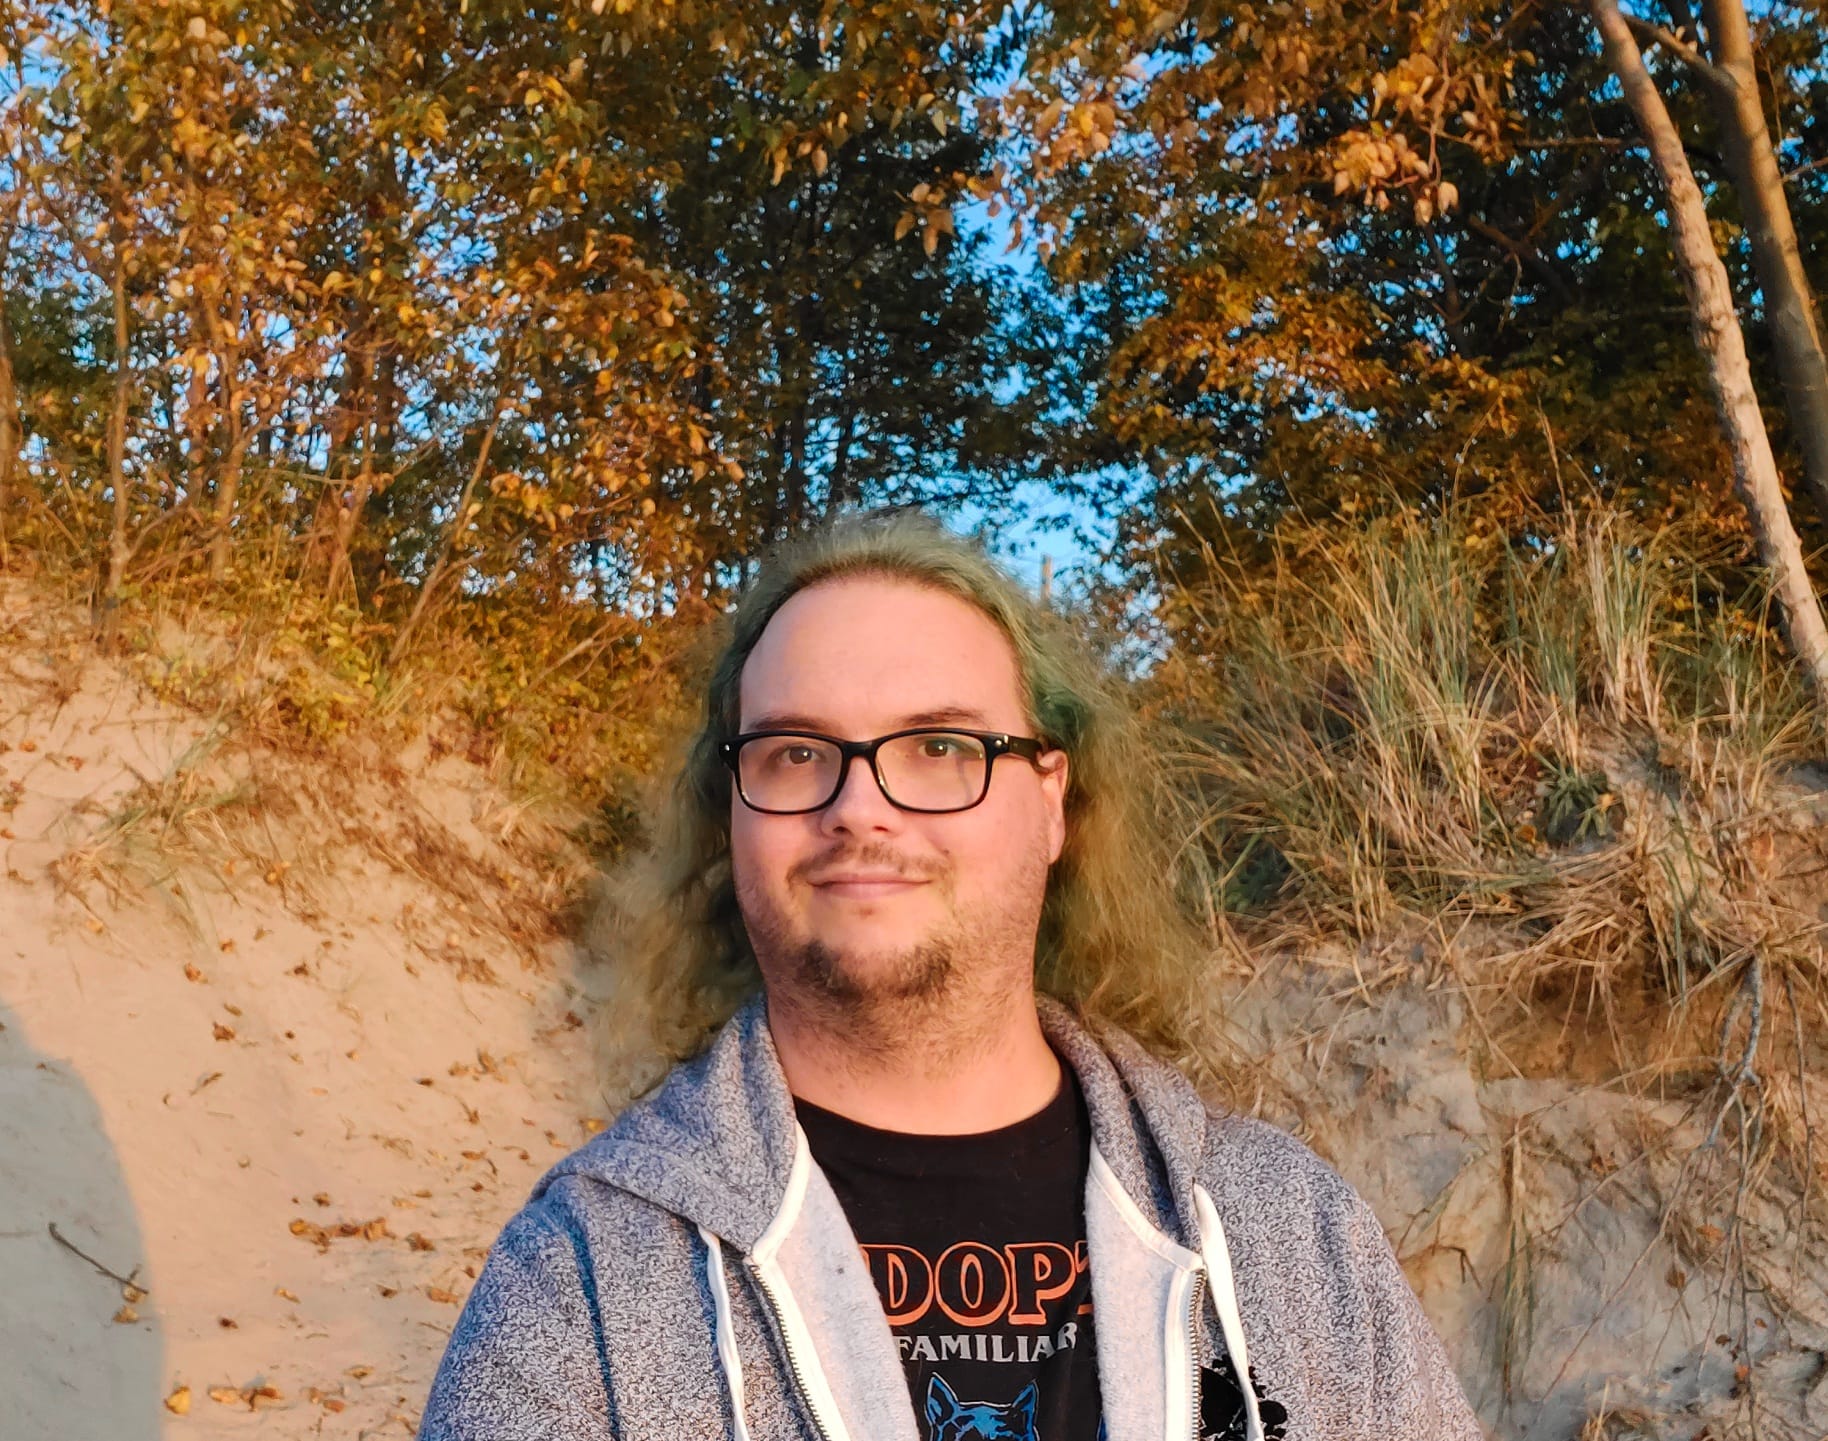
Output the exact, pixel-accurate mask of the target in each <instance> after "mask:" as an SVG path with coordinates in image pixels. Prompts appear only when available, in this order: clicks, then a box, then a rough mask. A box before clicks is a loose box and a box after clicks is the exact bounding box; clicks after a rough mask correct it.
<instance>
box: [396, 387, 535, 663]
mask: <svg viewBox="0 0 1828 1441" xmlns="http://www.w3.org/2000/svg"><path fill="white" fill-rule="evenodd" d="M507 409H508V393H507V391H506V390H505V389H504V390H503V391H502V392H501V394H500V395H499V396H498V397H497V398H496V401H495V413H494V414H493V415H491V416H490V417H489V428H488V429H487V430H486V431H484V432H483V436H482V442H481V444H480V445H478V446H477V448H476V464H475V465H473V466H471V467H470V477H469V479H468V480H467V481H465V482H464V486H463V494H462V495H460V496H458V497H457V510H456V513H455V514H454V515H452V516H451V523H450V524H449V525H447V526H446V527H445V529H444V535H443V537H442V538H441V539H440V540H439V542H438V558H437V559H436V560H434V561H433V562H432V568H431V569H430V570H428V571H427V572H426V573H425V582H424V584H422V585H421V586H420V587H419V598H418V599H417V600H415V601H414V602H413V609H412V614H411V615H409V616H407V617H406V622H405V624H403V625H402V626H401V627H400V629H399V631H398V632H397V633H396V634H395V635H394V643H393V647H392V648H391V649H390V650H389V651H388V652H387V664H388V665H389V666H397V665H398V664H399V663H400V661H401V659H402V657H404V656H405V654H406V647H407V645H408V643H409V642H410V641H411V640H412V635H413V632H414V631H415V630H417V629H418V627H419V622H420V620H422V619H423V618H424V615H425V610H426V607H427V606H429V605H430V604H431V602H432V596H433V595H434V594H435V593H436V592H437V590H438V587H439V586H441V585H442V584H443V583H444V576H445V572H446V571H447V570H448V569H449V568H450V564H451V556H452V554H453V553H454V552H455V551H456V548H457V537H458V536H460V535H461V534H463V531H464V528H465V527H466V526H467V525H469V523H470V504H471V502H472V501H473V500H474V499H475V497H476V490H477V487H479V486H480V485H481V484H482V478H483V476H484V475H486V474H487V473H488V469H489V452H490V451H491V450H493V449H494V447H495V436H496V433H497V432H498V431H499V430H500V429H501V422H502V417H503V415H505V414H506V413H507Z"/></svg>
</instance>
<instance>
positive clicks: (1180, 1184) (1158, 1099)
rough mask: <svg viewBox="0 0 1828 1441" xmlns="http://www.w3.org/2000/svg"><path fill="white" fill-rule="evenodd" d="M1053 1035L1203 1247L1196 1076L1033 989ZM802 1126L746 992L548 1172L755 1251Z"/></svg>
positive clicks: (1117, 1167)
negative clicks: (636, 1200) (690, 1055)
mask: <svg viewBox="0 0 1828 1441" xmlns="http://www.w3.org/2000/svg"><path fill="white" fill-rule="evenodd" d="M1039 1010H1040V1016H1041V1026H1042V1030H1043V1032H1044V1033H1045V1034H1046V1036H1047V1039H1048V1041H1049V1042H1050V1043H1051V1044H1052V1045H1053V1047H1054V1049H1055V1050H1056V1051H1057V1052H1058V1053H1059V1054H1060V1056H1061V1058H1062V1059H1063V1060H1064V1061H1065V1062H1066V1064H1067V1065H1069V1066H1070V1067H1072V1070H1073V1073H1074V1075H1075V1076H1076V1077H1077V1079H1078V1081H1079V1087H1080V1090H1081V1091H1082V1092H1083V1093H1084V1095H1085V1103H1086V1110H1087V1112H1088V1114H1089V1115H1090V1117H1091V1123H1092V1139H1093V1142H1094V1143H1095V1144H1096V1145H1097V1147H1098V1150H1099V1153H1100V1154H1101V1155H1102V1156H1103V1157H1104V1159H1105V1161H1106V1163H1107V1164H1108V1165H1109V1166H1110V1168H1111V1171H1112V1173H1113V1174H1114V1175H1115V1176H1116V1178H1117V1180H1118V1182H1119V1183H1120V1184H1121V1185H1122V1186H1123V1188H1124V1190H1125V1191H1126V1192H1127V1193H1128V1194H1129V1196H1130V1198H1131V1199H1132V1200H1133V1201H1135V1202H1136V1204H1137V1206H1138V1207H1139V1208H1141V1210H1142V1212H1143V1214H1144V1215H1145V1216H1146V1217H1148V1218H1149V1220H1150V1221H1151V1222H1152V1223H1153V1224H1154V1225H1155V1226H1156V1228H1157V1229H1158V1230H1160V1231H1161V1232H1162V1233H1163V1234H1164V1235H1167V1236H1169V1237H1172V1238H1173V1239H1175V1240H1176V1241H1179V1242H1180V1243H1181V1244H1182V1245H1184V1246H1189V1247H1191V1246H1194V1245H1197V1235H1198V1231H1197V1223H1196V1222H1195V1219H1194V1217H1195V1211H1194V1205H1193V1185H1194V1180H1195V1176H1196V1174H1197V1168H1198V1164H1199V1158H1200V1154H1201V1152H1202V1150H1203V1149H1204V1144H1205V1127H1206V1108H1205V1105H1204V1103H1203V1102H1202V1101H1201V1100H1200V1097H1199V1095H1198V1093H1197V1092H1196V1091H1195V1090H1194V1088H1193V1086H1192V1084H1191V1083H1190V1082H1189V1081H1188V1080H1187V1079H1186V1078H1185V1077H1184V1076H1182V1075H1181V1074H1180V1073H1179V1072H1178V1071H1176V1070H1175V1069H1174V1068H1173V1067H1171V1066H1169V1065H1167V1064H1165V1063H1164V1062H1162V1061H1160V1060H1157V1059H1156V1058H1155V1057H1153V1056H1151V1055H1150V1054H1149V1053H1148V1052H1147V1051H1145V1050H1144V1049H1143V1048H1142V1046H1141V1045H1139V1044H1138V1043H1137V1042H1136V1041H1135V1040H1133V1039H1132V1038H1131V1037H1129V1036H1127V1035H1125V1034H1124V1033H1123V1032H1121V1031H1118V1030H1115V1029H1112V1028H1101V1029H1100V1030H1099V1032H1098V1033H1097V1034H1096V1035H1094V1033H1093V1032H1092V1031H1090V1030H1088V1029H1087V1028H1086V1026H1085V1025H1084V1024H1083V1023H1082V1022H1081V1021H1080V1020H1079V1019H1078V1018H1077V1017H1076V1016H1075V1015H1074V1014H1073V1013H1072V1011H1071V1010H1070V1009H1069V1008H1068V1007H1067V1006H1065V1005H1064V1004H1062V1003H1061V1002H1059V1001H1056V1000H1054V999H1052V998H1051V997H1046V996H1043V997H1041V998H1040V999H1039ZM797 1137H798V1122H797V1121H796V1120H795V1117H794V1109H793V1097H792V1095H791V1093H790V1092H789V1091H788V1089H787V1078H786V1076H785V1074H784V1073H783V1072H782V1070H781V1062H780V1057H779V1055H778V1054H777V1053H776V1051H775V1048H774V1037H773V1035H772V1033H771V1032H770V1031H769V1029H768V1013H767V1008H766V1005H765V1003H764V1000H763V998H762V996H761V995H759V994H757V995H755V996H753V997H751V998H750V999H749V1000H748V1001H746V1002H745V1003H744V1004H743V1006H742V1008H741V1009H740V1010H738V1011H737V1013H736V1015H735V1016H734V1017H732V1018H731V1020H730V1021H729V1023H728V1024H726V1025H725V1026H724V1028H723V1029H722V1030H721V1031H720V1032H719V1033H718V1035H717V1037H716V1039H715V1040H714V1041H713V1042H712V1044H711V1047H710V1049H709V1050H707V1051H705V1052H704V1053H703V1054H702V1055H699V1056H697V1057H695V1058H694V1059H692V1060H690V1061H686V1062H684V1063H682V1064H681V1065H679V1066H677V1067H675V1068H674V1069H673V1071H672V1072H671V1073H670V1074H669V1075H668V1076H667V1077H666V1079H665V1080H664V1081H662V1082H661V1084H660V1085H659V1086H658V1087H657V1088H656V1089H655V1090H653V1091H651V1092H650V1093H649V1094H648V1095H646V1096H644V1097H643V1098H642V1099H640V1100H639V1101H637V1102H635V1103H634V1104H633V1105H631V1106H630V1107H629V1108H628V1109H627V1110H625V1111H624V1112H623V1113H622V1115H621V1116H620V1117H619V1118H618V1119H617V1120H616V1123H615V1124H614V1125H613V1126H611V1127H610V1128H609V1129H608V1130H606V1131H605V1132H603V1134H602V1135H600V1136H598V1137H596V1138H595V1139H594V1140H592V1141H590V1142H589V1143H588V1144H587V1145H585V1146H583V1147H582V1148H580V1149H579V1150H577V1151H574V1152H573V1153H572V1154H571V1155H570V1156H568V1157H566V1158H565V1159H564V1160H563V1161H561V1162H559V1164H558V1165H557V1166H555V1167H553V1168H552V1170H551V1171H549V1172H547V1174H546V1176H545V1177H544V1179H542V1180H541V1181H540V1183H539V1185H538V1186H537V1187H535V1189H534V1193H533V1194H534V1196H535V1197H536V1198H537V1197H538V1196H540V1195H541V1194H543V1193H544V1192H545V1191H546V1189H547V1188H548V1187H550V1186H551V1185H552V1183H553V1182H554V1181H556V1180H558V1179H559V1178H560V1177H562V1176H584V1177H589V1178H591V1179H593V1180H596V1181H600V1182H603V1183H606V1184H608V1185H612V1186H615V1187H617V1188H619V1189H621V1190H624V1191H627V1192H629V1193H631V1194H632V1195H636V1196H639V1197H640V1198H641V1199H642V1200H645V1201H648V1202H650V1203H651V1204H653V1205H656V1206H659V1207H661V1208H663V1209H664V1210H667V1211H670V1212H672V1213H673V1214H675V1215H678V1216H681V1217H683V1218H684V1219H685V1220H687V1221H688V1222H690V1223H692V1224H693V1225H696V1226H702V1227H704V1228H705V1229H706V1230H707V1231H710V1232H712V1233H713V1234H715V1235H717V1236H721V1237H722V1238H723V1239H724V1240H726V1241H729V1242H731V1243H733V1244H735V1245H737V1246H740V1247H742V1249H743V1250H745V1251H749V1250H752V1249H753V1248H754V1246H755V1244H756V1242H757V1241H759V1240H760V1239H761V1237H762V1235H763V1233H764V1232H766V1231H767V1229H768V1227H769V1224H770V1223H771V1222H772V1221H773V1220H774V1218H775V1216H776V1215H777V1214H778V1213H779V1211H780V1209H781V1205H782V1203H783V1201H784V1200H785V1198H786V1195H787V1186H788V1179H789V1177H790V1175H791V1173H792V1170H793V1160H794V1150H795V1146H796V1144H797Z"/></svg>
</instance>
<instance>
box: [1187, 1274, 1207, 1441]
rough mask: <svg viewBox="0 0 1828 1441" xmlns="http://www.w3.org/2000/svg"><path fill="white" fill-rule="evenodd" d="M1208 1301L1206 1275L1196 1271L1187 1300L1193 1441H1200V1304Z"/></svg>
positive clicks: (1189, 1413) (1190, 1411) (1189, 1412)
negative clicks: (1191, 1292)
mask: <svg viewBox="0 0 1828 1441" xmlns="http://www.w3.org/2000/svg"><path fill="white" fill-rule="evenodd" d="M1205 1299H1206V1273H1205V1272H1204V1271H1196V1272H1195V1273H1194V1276H1193V1294H1192V1295H1191V1296H1189V1297H1188V1298H1187V1358H1188V1367H1187V1370H1188V1372H1189V1374H1190V1375H1191V1376H1192V1378H1193V1405H1192V1408H1191V1409H1190V1410H1189V1411H1188V1413H1187V1414H1188V1415H1189V1416H1190V1417H1192V1419H1193V1437H1192V1441H1200V1304H1201V1303H1202V1302H1203V1301H1205Z"/></svg>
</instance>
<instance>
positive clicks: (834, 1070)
mask: <svg viewBox="0 0 1828 1441" xmlns="http://www.w3.org/2000/svg"><path fill="white" fill-rule="evenodd" d="M1010 1000H1011V1003H1010V1004H1008V1005H1006V1006H1000V1007H995V1008H986V1007H982V1006H976V1007H970V1008H965V1009H966V1010H968V1011H971V1012H974V1014H973V1019H972V1021H971V1023H970V1024H969V1025H967V1026H965V1027H963V1028H961V1027H960V1025H959V1023H958V1011H957V1010H953V1011H952V1013H951V1015H950V1016H947V1015H943V1014H941V1013H940V1012H938V1011H937V1010H935V1011H930V1012H927V1013H926V1014H925V1015H923V1016H921V1017H918V1018H914V1017H910V1018H909V1021H910V1023H909V1024H908V1025H906V1026H905V1028H901V1029H900V1030H899V1033H898V1034H897V1036H896V1039H895V1044H893V1045H885V1044H883V1043H882V1041H881V1040H880V1039H878V1038H870V1039H865V1038H864V1034H863V1033H864V1032H866V1031H870V1030H874V1029H876V1028H875V1027H870V1026H864V1027H860V1028H846V1027H842V1026H834V1025H833V1024H832V1022H831V1018H830V1017H829V1015H821V1014H818V1013H816V1012H808V1011H805V1010H801V1009H799V1008H797V1007H795V1006H793V1005H791V1004H782V1003H780V1002H779V1001H777V1000H776V999H774V998H770V1002H769V1007H768V1027H769V1030H770V1032H771V1033H772V1034H773V1037H774V1046H775V1050H776V1052H777V1053H778V1054H779V1056H780V1058H781V1069H782V1070H783V1071H785V1072H786V1074H787V1086H788V1089H789V1090H791V1091H792V1092H793V1094H794V1095H795V1096H797V1097H798V1098H799V1099H800V1100H802V1101H809V1102H811V1103H812V1104H813V1105H815V1106H820V1107H823V1108H824V1109H825V1110H827V1111H835V1112H837V1114H839V1115H840V1116H844V1117H846V1118H847V1119H849V1120H852V1121H856V1122H858V1123H860V1124H862V1125H865V1126H874V1127H876V1128H878V1129H879V1130H884V1131H904V1132H912V1133H915V1134H920V1135H929V1136H962V1135H969V1134H971V1133H972V1132H975V1131H994V1130H996V1129H998V1128H999V1127H1002V1126H1010V1125H1014V1124H1015V1123H1016V1122H1017V1121H1022V1120H1026V1119H1027V1118H1028V1117H1030V1116H1032V1115H1034V1114H1035V1113H1036V1112H1038V1111H1040V1110H1042V1109H1043V1108H1044V1107H1045V1106H1046V1105H1047V1103H1048V1102H1049V1101H1051V1100H1052V1099H1053V1098H1054V1096H1055V1094H1056V1093H1057V1092H1058V1091H1059V1089H1060V1061H1059V1058H1058V1057H1057V1056H1055V1055H1054V1052H1053V1048H1052V1047H1051V1046H1049V1045H1048V1044H1047V1037H1046V1036H1045V1035H1044V1034H1043V1033H1042V1031H1041V1018H1040V1016H1039V1015H1038V1014H1037V1012H1036V1010H1035V1002H1034V996H1033V995H1032V994H1028V995H1025V996H1021V997H1012V998H1010ZM948 1021H949V1022H950V1024H946V1023H947V1022H948Z"/></svg>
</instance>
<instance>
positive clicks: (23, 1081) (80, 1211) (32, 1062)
mask: <svg viewBox="0 0 1828 1441" xmlns="http://www.w3.org/2000/svg"><path fill="white" fill-rule="evenodd" d="M53 1225H55V1226H56V1227H57V1231H58V1234H59V1235H61V1236H62V1237H63V1238H64V1239H65V1240H66V1241H67V1242H68V1243H69V1244H70V1245H71V1246H74V1247H77V1248H78V1249H80V1250H81V1251H83V1252H85V1253H86V1254H87V1255H88V1256H90V1257H93V1258H94V1261H95V1262H96V1263H97V1264H99V1265H100V1266H103V1267H106V1268H107V1269H108V1270H110V1271H113V1272H115V1273H116V1274H118V1275H120V1276H123V1277H131V1276H133V1275H134V1274H135V1270H136V1268H138V1269H139V1279H140V1280H142V1281H147V1283H148V1284H153V1285H156V1283H155V1282H151V1281H149V1280H148V1278H147V1277H146V1274H145V1270H144V1263H145V1248H144V1245H143V1243H142V1241H141V1238H140V1226H139V1219H138V1217H137V1215H136V1214H135V1211H134V1205H133V1198H132V1197H131V1196H130V1195H129V1194H128V1192H127V1183H126V1178H125V1177H124V1176H123V1175H122V1174H121V1168H120V1164H119V1162H118V1160H117V1159H116V1156H115V1149H114V1143H113V1142H112V1141H111V1140H110V1139H109V1137H108V1132H107V1130H106V1128H105V1127H104V1125H103V1123H102V1115H101V1111H100V1109H99V1108H98V1107H97V1106H96V1104H95V1099H94V1097H93V1096H91V1095H90V1093H89V1089H88V1087H87V1086H85V1085H84V1084H83V1082H82V1079H81V1078H80V1077H79V1076H78V1075H77V1074H76V1073H75V1072H74V1071H72V1070H71V1069H70V1068H69V1067H68V1066H66V1065H64V1064H62V1063H61V1062H59V1061H57V1060H56V1059H54V1058H52V1057H49V1056H45V1055H42V1054H40V1053H39V1052H37V1051H35V1050H34V1049H33V1048H32V1046H31V1043H30V1040H29V1038H28V1037H27V1035H26V1031H25V1026H24V1024H23V1023H22V1022H21V1021H20V1019H19V1018H18V1016H17V1015H16V1014H15V1013H14V1012H13V1011H12V1010H10V1009H9V1008H8V1007H7V1006H6V1005H5V1003H4V1002H0V1435H4V1436H6V1437H7V1438H9V1441H73V1438H77V1437H108V1438H110V1441H155V1438H156V1437H157V1436H158V1435H159V1431H160V1422H161V1421H162V1420H163V1419H164V1416H165V1412H164V1410H163V1404H162V1403H163V1397H162V1394H161V1389H160V1383H161V1381H162V1379H163V1377H162V1375H161V1371H162V1357H163V1352H164V1346H163V1343H162V1342H161V1339H160V1336H159V1331H158V1325H157V1320H156V1312H155V1307H156V1306H157V1305H158V1301H159V1297H158V1295H157V1294H156V1292H154V1293H150V1294H148V1295H146V1296H145V1297H144V1298H143V1299H141V1300H140V1301H138V1302H136V1303H135V1305H134V1309H135V1310H136V1311H137V1312H138V1313H139V1317H140V1319H139V1320H138V1321H137V1322H117V1321H115V1320H114V1319H113V1317H114V1316H115V1314H116V1313H117V1312H118V1311H119V1310H120V1308H121V1306H122V1304H123V1301H122V1288H121V1286H120V1284H119V1283H118V1282H117V1281H114V1280H110V1279H109V1278H108V1277H107V1276H104V1275H102V1274H101V1273H100V1272H99V1271H98V1270H97V1269H96V1267H95V1266H94V1265H91V1264H90V1262H88V1261H85V1260H83V1259H82V1258H81V1257H79V1256H77V1255H75V1254H74V1253H73V1252H72V1251H71V1250H69V1249H67V1248H66V1247H65V1246H63V1245H60V1244H59V1243H58V1242H57V1241H56V1240H55V1239H53V1237H52V1236H51V1234H50V1231H49V1227H51V1226H53Z"/></svg>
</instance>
